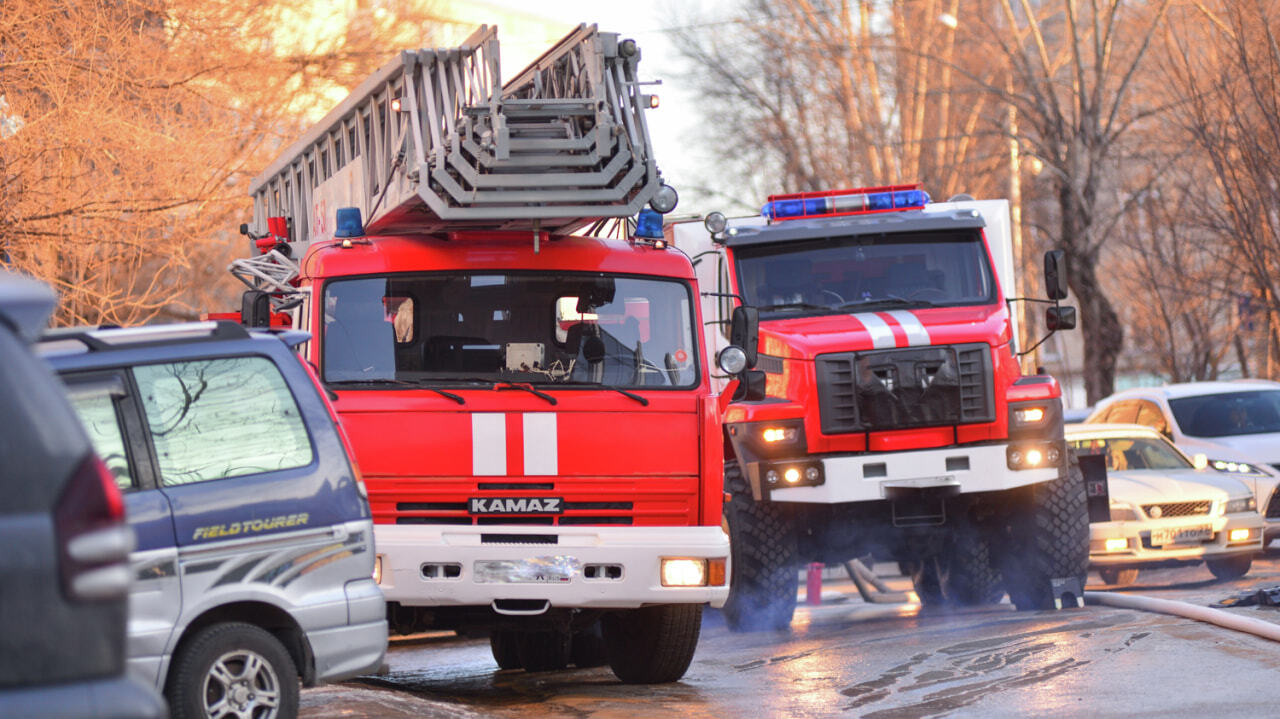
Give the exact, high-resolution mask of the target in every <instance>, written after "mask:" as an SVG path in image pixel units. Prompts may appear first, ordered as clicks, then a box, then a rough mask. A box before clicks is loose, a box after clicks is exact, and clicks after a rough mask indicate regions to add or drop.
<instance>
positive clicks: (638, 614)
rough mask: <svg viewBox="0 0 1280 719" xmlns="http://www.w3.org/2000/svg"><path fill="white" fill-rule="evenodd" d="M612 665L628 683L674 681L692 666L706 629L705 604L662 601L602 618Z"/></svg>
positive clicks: (616, 673) (605, 641) (614, 671)
mask: <svg viewBox="0 0 1280 719" xmlns="http://www.w3.org/2000/svg"><path fill="white" fill-rule="evenodd" d="M600 624H601V627H600V628H601V632H602V634H603V636H604V646H605V651H606V653H607V654H608V656H609V668H611V669H612V670H613V673H614V674H615V675H616V676H617V677H618V678H619V679H621V680H622V681H623V682H625V683H627V684H662V683H665V682H674V681H676V680H678V679H680V677H683V676H684V673H685V672H686V671H687V670H688V669H689V663H690V662H692V661H693V652H694V650H695V649H697V646H698V635H699V633H701V630H702V605H701V604H660V605H658V606H653V607H641V608H639V609H627V610H624V611H619V612H614V613H611V614H606V615H605V616H604V617H603V618H602V619H601V620H600Z"/></svg>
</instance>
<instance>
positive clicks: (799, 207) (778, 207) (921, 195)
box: [760, 184, 929, 222]
mask: <svg viewBox="0 0 1280 719" xmlns="http://www.w3.org/2000/svg"><path fill="white" fill-rule="evenodd" d="M928 203H929V193H927V192H925V191H924V190H922V189H920V185H919V184H915V185H884V186H882V187H860V188H857V189H851V190H824V191H822V192H796V193H792V194H788V195H770V196H769V201H768V202H766V203H765V205H764V207H762V208H760V214H762V215H764V216H765V217H767V218H768V219H769V220H770V221H771V222H772V221H778V220H802V219H809V218H814V217H839V216H841V215H860V214H864V213H868V212H890V211H893V210H904V209H916V208H921V207H924V206H925V205H927V204H928Z"/></svg>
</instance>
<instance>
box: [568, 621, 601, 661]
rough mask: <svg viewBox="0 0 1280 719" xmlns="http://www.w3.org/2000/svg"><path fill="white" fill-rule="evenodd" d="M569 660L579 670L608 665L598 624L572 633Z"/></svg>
mask: <svg viewBox="0 0 1280 719" xmlns="http://www.w3.org/2000/svg"><path fill="white" fill-rule="evenodd" d="M569 660H570V661H572V662H573V664H574V666H576V667H578V668H579V669H591V668H594V667H602V666H604V665H606V664H608V663H609V652H608V651H607V650H606V648H605V645H604V633H603V632H602V631H601V629H600V622H595V623H593V624H592V625H591V626H589V627H587V628H586V629H580V630H578V631H576V632H574V633H573V639H571V640H570V641H569Z"/></svg>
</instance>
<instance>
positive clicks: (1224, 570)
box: [1204, 554, 1253, 579]
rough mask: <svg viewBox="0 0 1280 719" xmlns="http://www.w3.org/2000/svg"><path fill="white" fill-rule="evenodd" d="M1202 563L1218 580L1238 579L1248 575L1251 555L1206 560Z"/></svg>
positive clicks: (1251, 564)
mask: <svg viewBox="0 0 1280 719" xmlns="http://www.w3.org/2000/svg"><path fill="white" fill-rule="evenodd" d="M1204 563H1205V565H1207V566H1208V567H1209V571H1210V572H1213V576H1215V577H1217V578H1218V579H1239V578H1240V577H1243V576H1244V575H1246V574H1248V573H1249V567H1252V566H1253V555H1251V554H1245V555H1241V556H1235V557H1223V558H1222V559H1206V560H1204Z"/></svg>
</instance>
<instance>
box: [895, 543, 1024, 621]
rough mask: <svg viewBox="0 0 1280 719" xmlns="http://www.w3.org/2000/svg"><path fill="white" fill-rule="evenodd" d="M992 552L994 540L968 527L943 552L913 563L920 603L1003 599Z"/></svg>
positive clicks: (965, 603) (970, 603) (976, 602)
mask: <svg viewBox="0 0 1280 719" xmlns="http://www.w3.org/2000/svg"><path fill="white" fill-rule="evenodd" d="M991 555H992V552H991V543H990V539H989V538H988V537H987V536H986V535H984V534H982V533H980V532H979V531H978V530H977V529H976V528H973V527H968V526H966V527H962V528H961V529H959V530H957V531H956V532H955V534H954V536H953V537H952V540H951V542H950V543H948V545H947V547H946V549H944V550H943V551H942V553H941V554H938V555H935V556H932V557H926V558H925V559H924V560H922V561H917V562H909V563H908V564H909V568H910V569H911V582H912V584H914V585H915V591H916V596H918V597H919V598H920V603H921V604H923V605H924V606H926V607H929V606H956V607H972V606H982V605H987V604H995V603H996V602H999V601H1000V599H1001V597H1003V596H1004V583H1003V581H1002V580H1001V577H1000V571H999V570H998V569H997V568H996V565H995V563H994V562H993V561H992V556H991Z"/></svg>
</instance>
